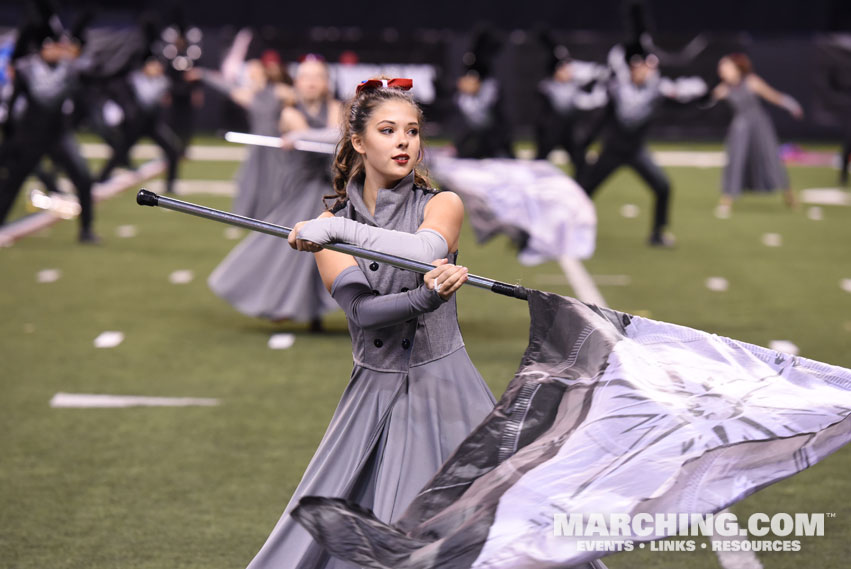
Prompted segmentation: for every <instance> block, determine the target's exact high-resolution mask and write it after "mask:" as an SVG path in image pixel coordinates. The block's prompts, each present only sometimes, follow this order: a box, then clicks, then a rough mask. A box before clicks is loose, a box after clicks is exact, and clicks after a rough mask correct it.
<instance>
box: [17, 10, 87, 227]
mask: <svg viewBox="0 0 851 569" xmlns="http://www.w3.org/2000/svg"><path fill="white" fill-rule="evenodd" d="M32 37H33V38H34V39H36V41H37V42H38V44H39V45H40V47H39V51H38V53H34V54H30V55H26V56H23V57H21V58H20V59H18V60H17V61H16V63H15V68H14V89H13V93H12V96H11V98H10V100H9V103H8V108H9V109H15V108H16V105H17V100H18V99H19V98H23V100H24V101H25V107H24V110H23V111H22V114H21V116H20V118H19V119H17V120H10V121H7V122H6V134H5V136H4V139H3V144H2V147H0V223H2V222H3V221H4V220H5V219H6V216H7V215H8V213H9V210H10V209H11V207H12V204H13V203H14V201H15V198H16V196H17V194H18V191H19V190H20V188H21V185H22V184H23V182H24V180H26V178H27V176H29V175H30V174H31V173H33V172H34V171H35V169H36V168H37V166H38V165H39V162H40V161H41V159H42V157H44V156H48V157H50V159H51V160H52V161H53V163H54V164H56V165H57V166H59V167H60V168H61V169H62V170H64V171H65V173H66V174H67V175H68V177H69V178H70V179H71V182H72V183H73V184H74V187H75V189H76V191H77V195H78V198H79V202H80V208H81V214H80V233H79V241H80V242H81V243H96V242H97V241H98V238H97V236H96V235H95V234H94V232H93V231H92V220H93V217H94V212H93V205H92V179H91V175H90V174H89V169H88V165H87V164H86V161H85V160H84V159H83V158H82V156H80V150H79V147H78V145H77V142H76V139H75V137H74V132H73V130H72V128H71V124H70V123H71V121H70V116H69V114H70V112H71V111H72V109H71V108H70V107H72V105H73V104H72V103H70V102H69V101H72V100H73V98H74V93H75V91H76V89H78V88H79V84H80V78H81V76H82V75H84V74H85V73H86V71H87V70H88V66H89V62H88V61H86V60H84V59H82V58H80V46H79V45H78V44H76V43H74V42H72V41H71V40H70V39H69V37H68V35H66V34H64V31H63V30H61V29H59V30H57V29H54V28H53V27H52V26H47V27H44V28H42V30H41V32H40V33H35V34H34V35H33V36H32Z"/></svg>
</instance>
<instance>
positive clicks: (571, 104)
mask: <svg viewBox="0 0 851 569" xmlns="http://www.w3.org/2000/svg"><path fill="white" fill-rule="evenodd" d="M541 40H542V42H543V43H544V46H545V47H546V48H547V52H548V59H549V61H548V72H549V76H548V77H547V78H545V79H543V80H542V81H541V82H540V83H539V84H538V99H539V105H540V111H539V113H538V123H537V125H536V129H535V138H536V142H537V156H536V159H537V160H546V159H547V157H548V156H549V154H550V152H552V151H553V150H554V149H555V148H556V147H559V146H561V147H562V148H564V150H565V151H566V152H567V153H568V155H569V156H570V162H571V164H572V165H573V175H574V178H578V177H579V176H580V175H581V174H582V170H583V169H584V167H585V147H584V146H583V145H582V143H581V139H580V136H579V133H578V126H579V125H578V122H579V121H580V119H581V117H582V116H583V115H586V114H587V112H588V111H591V110H593V109H596V108H599V107H602V106H603V105H605V104H606V101H607V98H606V89H605V85H604V82H603V81H602V80H603V79H605V78H607V77H608V70H607V69H606V67H605V66H603V65H598V64H596V63H591V62H584V61H583V62H580V61H574V60H573V58H572V57H571V56H570V53H569V52H568V49H567V47H565V46H564V45H561V44H557V43H556V42H555V41H553V39H552V38H551V36H550V35H549V34H542V37H541Z"/></svg>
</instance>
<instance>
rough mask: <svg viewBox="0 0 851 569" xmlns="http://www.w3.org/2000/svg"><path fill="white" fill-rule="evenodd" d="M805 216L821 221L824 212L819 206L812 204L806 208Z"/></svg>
mask: <svg viewBox="0 0 851 569" xmlns="http://www.w3.org/2000/svg"><path fill="white" fill-rule="evenodd" d="M807 218H809V219H812V220H813V221H821V220H822V219H824V212H823V211H822V209H821V208H820V207H818V206H817V205H814V206H812V207H811V208H809V209H807Z"/></svg>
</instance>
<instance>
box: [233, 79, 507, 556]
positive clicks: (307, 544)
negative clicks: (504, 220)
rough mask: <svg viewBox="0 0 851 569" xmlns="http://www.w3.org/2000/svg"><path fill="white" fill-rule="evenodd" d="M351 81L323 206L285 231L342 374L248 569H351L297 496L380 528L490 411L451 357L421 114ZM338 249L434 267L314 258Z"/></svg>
mask: <svg viewBox="0 0 851 569" xmlns="http://www.w3.org/2000/svg"><path fill="white" fill-rule="evenodd" d="M410 84H411V82H410V80H389V81H385V82H382V81H377V80H373V81H371V82H366V83H364V84H363V85H364V86H363V87H362V88H359V92H358V94H357V95H356V96H355V98H354V99H353V100H352V101H351V102H350V103H349V105H348V106H347V107H346V110H345V112H344V122H343V135H342V139H341V141H340V143H339V146H338V149H339V150H338V153H337V156H336V160H335V165H334V170H335V177H334V190H335V193H336V197H337V203H336V205H335V206H334V207H333V208H332V210H331V211H329V212H325V213H323V214H322V215H321V216H319V218H318V219H315V220H312V221H308V222H300V223H298V224H296V225H295V227H294V228H293V232H292V234H291V239H290V244H291V245H292V246H293V247H294V248H296V249H299V250H301V251H315V252H316V255H315V258H316V263H317V265H318V267H319V271H320V273H321V274H322V279H323V281H324V282H325V285H326V286H327V287H328V289H329V290H330V291H331V294H332V295H333V297H334V299H335V300H336V301H337V302H338V303H339V305H340V306H341V307H342V308H343V310H345V312H346V315H347V317H348V322H349V331H350V333H351V337H352V356H353V359H354V369H353V371H352V375H351V380H350V382H349V384H348V386H347V387H346V390H345V392H344V393H343V396H342V399H341V400H340V403H339V405H338V406H337V410H336V411H335V413H334V416H333V418H332V419H331V424H330V425H329V426H328V430H327V431H326V433H325V436H324V437H323V439H322V442H321V443H320V445H319V448H318V450H317V451H316V454H315V455H314V457H313V459H312V460H311V461H310V464H309V465H308V467H307V470H306V472H305V473H304V476H303V478H302V480H301V483H300V484H299V486H298V488H297V489H296V491H295V492H294V494H293V495H292V497H291V498H290V501H289V504H288V505H287V507H286V509H285V510H284V514H283V516H282V517H281V519H280V521H279V522H278V524H277V526H276V527H275V529H274V530H273V532H272V534H271V535H270V536H269V538H268V540H267V541H266V543H265V545H263V547H262V549H261V550H260V552H259V553H258V554H257V556H256V557H255V558H254V560H253V561H252V562H251V564H250V565H249V568H250V569H267V568H268V569H271V568H273V567H274V568H279V567H287V568H291V569H330V568H333V569H354V568H355V567H356V566H354V565H352V564H350V563H348V562H345V561H341V560H337V559H332V558H330V557H329V555H328V554H327V553H326V552H325V551H324V550H323V549H322V548H321V547H320V546H319V545H318V544H316V543H315V542H314V541H313V540H312V538H311V537H310V535H309V534H308V533H307V531H306V530H304V529H303V528H302V527H301V526H300V525H299V524H298V523H297V522H296V521H295V520H294V519H293V518H292V517H291V516H290V512H291V510H292V509H293V508H294V507H295V506H296V505H297V504H298V501H299V499H300V498H301V497H302V496H306V495H319V496H333V497H342V498H346V499H349V500H351V501H353V502H356V503H358V504H360V505H361V506H362V507H364V508H369V509H371V510H372V511H374V512H375V514H376V515H377V516H378V517H379V518H380V519H382V520H385V521H388V522H393V521H395V520H396V519H398V518H399V517H400V516H401V514H402V513H403V512H404V510H405V508H406V507H407V506H408V504H409V503H410V502H411V500H412V499H413V498H414V496H415V495H416V493H417V492H418V491H419V490H420V489H421V488H422V487H423V486H424V485H425V483H426V482H427V481H428V480H429V479H430V477H431V476H432V475H433V474H434V473H435V472H436V471H437V470H438V468H439V467H440V466H441V464H442V463H443V462H444V461H445V459H446V458H448V456H449V453H450V452H452V451H453V450H454V449H455V447H456V446H457V445H458V444H459V443H460V442H461V441H462V440H463V439H464V437H465V436H466V435H467V434H468V433H469V432H470V431H472V429H473V428H474V427H475V426H476V425H477V424H478V423H479V422H480V421H481V420H482V419H484V418H485V416H486V415H487V414H488V413H489V412H490V411H491V409H492V408H493V404H494V398H493V395H492V394H491V392H490V390H489V389H488V387H487V385H486V384H485V383H484V381H483V380H482V378H481V376H480V375H479V373H478V371H477V370H476V368H475V367H474V366H473V363H472V362H471V361H470V358H469V357H468V355H467V352H466V350H465V349H464V341H463V339H462V337H461V332H460V330H459V328H458V319H457V312H456V306H455V296H454V294H455V291H457V290H458V288H459V287H460V286H461V285H462V284H463V283H464V282H465V280H466V278H467V269H466V268H464V267H461V266H458V265H455V264H454V261H455V259H456V257H457V254H458V236H459V231H460V228H461V222H462V219H463V215H464V209H463V205H462V203H461V200H460V198H458V196H457V195H455V194H453V193H451V192H436V191H434V190H432V189H430V187H429V181H428V178H427V176H426V174H425V173H424V171H422V170H421V169H420V168H419V164H420V160H421V158H422V150H421V146H420V143H421V141H420V128H421V126H422V123H423V119H422V114H421V112H420V110H419V108H418V107H417V106H416V104H415V103H414V101H413V99H412V98H411V97H410V95H409V94H408V93H407V92H406V91H405V90H403V89H402V88H403V87H406V86H407V87H410ZM337 241H345V242H349V243H354V244H357V245H360V246H364V247H368V248H370V249H374V250H379V251H383V252H386V253H390V254H395V255H403V256H406V257H410V258H415V259H418V260H420V261H426V262H433V261H434V262H435V264H436V267H435V269H434V270H432V271H430V272H429V273H427V274H425V275H417V274H414V273H411V272H406V271H402V270H398V269H395V268H393V267H391V266H389V265H385V264H382V263H375V262H370V261H364V260H361V259H355V258H354V257H351V256H348V255H344V254H341V253H336V252H333V251H329V250H326V249H322V248H321V246H322V245H323V244H327V243H330V242H337Z"/></svg>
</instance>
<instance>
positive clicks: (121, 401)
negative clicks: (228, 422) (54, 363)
mask: <svg viewBox="0 0 851 569" xmlns="http://www.w3.org/2000/svg"><path fill="white" fill-rule="evenodd" d="M218 404H219V400H218V399H209V398H199V397H146V396H141V395H99V394H90V393H62V392H59V393H57V394H56V395H54V396H53V397H52V398H51V399H50V406H51V407H54V408H75V409H98V408H101V409H103V408H126V407H213V406H216V405H218Z"/></svg>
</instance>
